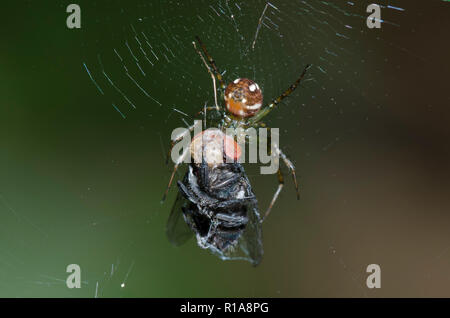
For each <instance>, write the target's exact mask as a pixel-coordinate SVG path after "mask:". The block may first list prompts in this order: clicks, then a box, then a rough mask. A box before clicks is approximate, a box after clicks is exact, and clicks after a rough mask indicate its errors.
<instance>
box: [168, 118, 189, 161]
mask: <svg viewBox="0 0 450 318" xmlns="http://www.w3.org/2000/svg"><path fill="white" fill-rule="evenodd" d="M194 127H195V124H194V125H191V126H189V127H188V130H186V131H184V132H183V133H181V134H179V135H178V136H177V137H176V138H175V139H172V141H171V142H170V147H169V151H168V153H167V156H166V165H168V164H169V158H170V157H171V156H170V154H171V153H172V149H173V147H174V146H175V144H176V143H177V142H179V141H180V140H182V139H183V138H184V137H185V136H186V135H187V134H190V133H192V132H193V131H194Z"/></svg>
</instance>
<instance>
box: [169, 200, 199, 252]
mask: <svg viewBox="0 0 450 318" xmlns="http://www.w3.org/2000/svg"><path fill="white" fill-rule="evenodd" d="M188 204H189V202H188V200H186V199H185V198H184V196H183V195H182V194H181V192H178V195H177V198H176V200H175V203H174V205H173V207H172V211H171V212H170V216H169V219H168V220H167V226H166V234H167V238H168V239H169V241H170V243H172V244H173V245H175V246H179V245H182V244H183V243H185V242H186V241H187V240H189V239H190V238H191V236H192V235H193V232H192V230H191V229H190V228H189V226H188V225H187V224H186V221H185V219H184V214H183V209H186V208H187V205H188Z"/></svg>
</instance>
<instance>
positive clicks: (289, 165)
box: [274, 144, 300, 200]
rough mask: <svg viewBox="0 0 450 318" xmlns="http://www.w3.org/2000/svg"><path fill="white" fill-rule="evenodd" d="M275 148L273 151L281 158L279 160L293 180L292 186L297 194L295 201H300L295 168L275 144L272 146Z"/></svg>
mask: <svg viewBox="0 0 450 318" xmlns="http://www.w3.org/2000/svg"><path fill="white" fill-rule="evenodd" d="M274 146H275V151H276V152H277V153H278V154H279V156H280V157H281V159H283V161H284V164H285V165H286V166H287V167H288V168H289V170H290V172H291V175H292V179H293V180H294V185H295V191H296V192H297V200H300V193H299V191H298V183H297V176H296V174H295V166H294V164H293V163H292V162H291V161H290V160H289V159H288V157H286V155H285V154H284V153H283V152H282V151H281V149H280V148H279V147H278V145H277V144H274Z"/></svg>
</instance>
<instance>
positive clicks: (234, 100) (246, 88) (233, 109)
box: [225, 78, 263, 117]
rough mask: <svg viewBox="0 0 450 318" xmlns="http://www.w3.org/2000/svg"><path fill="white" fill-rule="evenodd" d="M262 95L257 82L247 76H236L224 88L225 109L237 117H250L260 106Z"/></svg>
mask: <svg viewBox="0 0 450 318" xmlns="http://www.w3.org/2000/svg"><path fill="white" fill-rule="evenodd" d="M262 102H263V95H262V91H261V89H260V88H259V86H258V84H256V83H255V82H253V81H252V80H249V79H248V78H238V79H236V80H234V82H231V83H230V84H228V86H227V88H226V89H225V104H226V107H227V110H228V111H229V112H230V113H232V114H233V115H235V116H238V117H251V116H253V115H255V114H256V113H257V112H258V111H259V109H260V108H261V106H262Z"/></svg>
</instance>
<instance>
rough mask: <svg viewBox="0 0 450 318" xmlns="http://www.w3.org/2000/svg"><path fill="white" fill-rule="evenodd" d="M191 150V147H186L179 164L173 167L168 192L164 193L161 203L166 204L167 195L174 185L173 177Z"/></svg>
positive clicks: (178, 161)
mask: <svg viewBox="0 0 450 318" xmlns="http://www.w3.org/2000/svg"><path fill="white" fill-rule="evenodd" d="M189 148H190V147H186V149H185V150H184V152H183V154H182V155H181V156H180V157H179V158H178V160H177V162H176V163H175V165H174V166H173V171H172V175H171V176H170V179H169V184H168V185H167V188H166V191H164V195H163V197H162V199H161V203H162V202H164V200H166V197H167V193H169V189H170V186H171V185H172V181H173V177H174V176H175V173H176V172H177V169H178V167H179V166H180V165H181V164H182V163H183V161H184V159H185V158H186V156H187V155H188V153H189V151H190V149H189Z"/></svg>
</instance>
